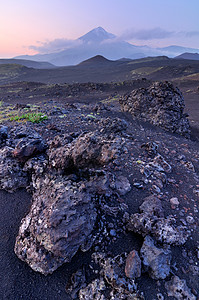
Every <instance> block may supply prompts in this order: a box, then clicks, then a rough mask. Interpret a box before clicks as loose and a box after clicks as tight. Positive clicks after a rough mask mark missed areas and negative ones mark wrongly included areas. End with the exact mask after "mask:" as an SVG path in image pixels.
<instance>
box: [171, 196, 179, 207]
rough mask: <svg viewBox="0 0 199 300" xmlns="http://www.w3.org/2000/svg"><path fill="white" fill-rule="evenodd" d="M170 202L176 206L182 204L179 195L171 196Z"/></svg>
mask: <svg viewBox="0 0 199 300" xmlns="http://www.w3.org/2000/svg"><path fill="white" fill-rule="evenodd" d="M170 203H171V205H174V206H178V205H179V204H180V202H179V201H178V198H177V197H173V198H171V199H170Z"/></svg>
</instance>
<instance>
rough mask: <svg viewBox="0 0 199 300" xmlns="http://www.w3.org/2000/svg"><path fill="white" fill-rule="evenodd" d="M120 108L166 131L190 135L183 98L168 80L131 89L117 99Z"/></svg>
mask: <svg viewBox="0 0 199 300" xmlns="http://www.w3.org/2000/svg"><path fill="white" fill-rule="evenodd" d="M119 102H120V104H121V107H122V110H123V111H128V112H130V113H131V114H132V115H133V116H134V117H135V118H139V119H143V120H145V121H149V122H151V123H152V124H154V125H158V126H160V127H162V128H164V129H165V130H167V131H171V132H176V133H179V134H181V135H185V136H187V137H189V136H190V125H189V121H188V119H187V116H186V114H184V113H183V111H184V99H183V96H182V93H181V92H180V90H179V89H178V88H175V87H174V86H173V85H172V84H171V83H169V82H155V83H153V84H152V85H151V86H150V87H148V88H139V89H137V90H133V91H132V92H131V93H130V94H126V95H124V96H122V97H121V98H120V100H119Z"/></svg>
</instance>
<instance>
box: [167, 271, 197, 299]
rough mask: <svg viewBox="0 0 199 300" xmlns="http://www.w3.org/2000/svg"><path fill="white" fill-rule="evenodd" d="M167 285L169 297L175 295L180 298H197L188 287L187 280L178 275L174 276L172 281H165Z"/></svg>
mask: <svg viewBox="0 0 199 300" xmlns="http://www.w3.org/2000/svg"><path fill="white" fill-rule="evenodd" d="M165 287H166V289H167V292H168V296H169V297H174V298H175V299H178V300H182V299H187V300H196V296H194V295H193V294H192V293H191V291H190V289H189V288H188V287H187V284H186V280H184V279H182V280H181V279H180V278H179V277H178V276H173V277H172V279H171V280H170V281H168V282H166V283H165Z"/></svg>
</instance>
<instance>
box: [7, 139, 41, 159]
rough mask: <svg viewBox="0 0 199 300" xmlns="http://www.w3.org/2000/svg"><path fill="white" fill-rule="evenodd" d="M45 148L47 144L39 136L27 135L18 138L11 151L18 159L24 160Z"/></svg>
mask: <svg viewBox="0 0 199 300" xmlns="http://www.w3.org/2000/svg"><path fill="white" fill-rule="evenodd" d="M46 149H47V144H46V143H45V141H44V140H43V139H42V138H41V137H39V138H34V137H31V136H30V137H29V136H28V137H23V138H21V139H20V141H19V142H18V143H17V145H16V147H15V149H14V151H13V155H14V157H16V158H17V159H18V160H19V161H21V162H25V161H26V160H28V158H30V157H32V156H35V155H37V154H40V153H43V152H45V150H46Z"/></svg>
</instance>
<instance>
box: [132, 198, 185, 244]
mask: <svg viewBox="0 0 199 300" xmlns="http://www.w3.org/2000/svg"><path fill="white" fill-rule="evenodd" d="M140 211H141V213H136V214H132V215H131V216H130V219H128V218H127V220H126V221H127V228H128V230H131V231H134V232H137V233H139V234H142V235H143V236H146V235H152V236H154V237H155V239H156V240H157V241H159V242H161V243H165V244H170V245H183V244H184V243H185V242H186V240H187V238H188V237H189V235H190V232H189V231H187V229H186V227H185V226H183V225H179V226H177V225H176V220H175V218H174V217H172V216H168V217H166V218H164V217H163V209H162V205H161V201H160V200H159V199H158V198H157V197H156V196H149V197H147V198H146V199H145V201H144V202H143V203H142V205H141V206H140Z"/></svg>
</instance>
